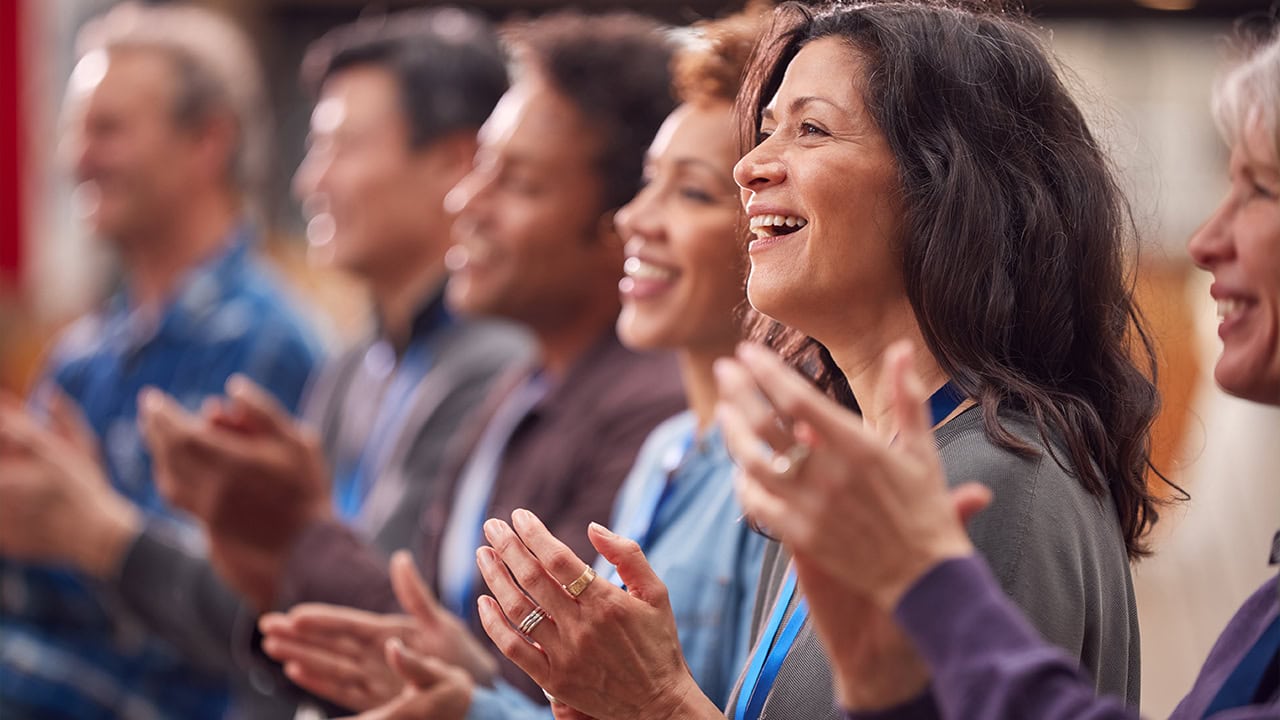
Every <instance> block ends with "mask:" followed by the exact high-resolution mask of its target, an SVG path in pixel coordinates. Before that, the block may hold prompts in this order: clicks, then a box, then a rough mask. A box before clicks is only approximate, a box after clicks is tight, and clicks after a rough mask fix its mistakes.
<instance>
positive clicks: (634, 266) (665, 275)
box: [622, 256, 676, 280]
mask: <svg viewBox="0 0 1280 720" xmlns="http://www.w3.org/2000/svg"><path fill="white" fill-rule="evenodd" d="M622 271H623V272H625V273H626V274H627V277H629V278H635V279H636V280H671V279H672V278H674V277H675V276H676V273H675V272H674V271H672V270H668V269H667V268H664V267H658V266H657V265H653V264H650V263H647V262H645V261H644V260H641V259H640V258H638V257H635V256H632V257H629V258H627V259H626V261H625V262H623V263H622Z"/></svg>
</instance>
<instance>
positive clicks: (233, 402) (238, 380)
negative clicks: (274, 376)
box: [224, 374, 293, 434]
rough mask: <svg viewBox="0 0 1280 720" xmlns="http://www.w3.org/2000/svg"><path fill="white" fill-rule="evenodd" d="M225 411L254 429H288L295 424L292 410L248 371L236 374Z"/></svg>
mask: <svg viewBox="0 0 1280 720" xmlns="http://www.w3.org/2000/svg"><path fill="white" fill-rule="evenodd" d="M226 390H227V398H228V400H229V402H228V403H226V404H225V408H224V410H225V413H226V415H227V418H228V420H229V421H230V422H234V423H235V424H236V425H237V426H238V427H240V428H242V429H243V430H245V431H250V432H270V433H281V434H283V433H287V432H288V431H289V429H290V428H291V427H292V425H293V420H292V418H291V417H290V415H289V413H288V412H286V411H285V409H284V408H283V407H282V406H281V405H280V403H279V402H277V401H276V399H275V398H274V397H272V396H271V393H269V392H267V391H266V390H264V389H262V388H261V387H259V386H258V385H256V384H254V383H253V381H252V380H250V379H249V378H247V377H245V376H244V375H240V374H236V375H232V376H231V378H230V379H228V380H227V385H226Z"/></svg>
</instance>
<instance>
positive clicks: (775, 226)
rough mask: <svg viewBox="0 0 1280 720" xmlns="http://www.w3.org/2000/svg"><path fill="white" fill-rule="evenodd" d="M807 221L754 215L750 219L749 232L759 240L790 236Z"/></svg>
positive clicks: (789, 217) (785, 216)
mask: <svg viewBox="0 0 1280 720" xmlns="http://www.w3.org/2000/svg"><path fill="white" fill-rule="evenodd" d="M808 224H809V221H808V220H805V219H804V218H802V217H795V216H793V215H756V216H755V217H753V218H751V232H752V233H753V234H754V235H755V236H756V237H757V238H760V239H764V238H771V237H780V236H782V235H790V234H791V233H794V232H796V231H798V230H799V229H800V228H803V227H804V226H805V225H808Z"/></svg>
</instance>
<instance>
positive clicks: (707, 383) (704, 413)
mask: <svg viewBox="0 0 1280 720" xmlns="http://www.w3.org/2000/svg"><path fill="white" fill-rule="evenodd" d="M732 355H733V346H732V345H730V346H728V347H724V348H714V349H712V348H707V349H696V350H695V349H691V348H685V349H682V350H681V351H680V352H679V354H678V355H677V359H678V360H679V362H680V379H681V381H683V383H684V394H685V398H686V399H687V400H688V402H689V410H690V411H692V412H693V417H694V419H695V421H696V423H697V428H698V430H697V432H698V436H699V437H701V436H702V435H703V434H705V433H706V431H707V430H708V429H709V428H710V427H711V426H712V425H714V424H715V421H716V403H717V402H718V401H719V398H720V393H719V391H718V390H717V389H716V376H715V373H714V372H713V370H712V367H713V366H714V365H715V362H716V360H718V359H719V358H722V357H732Z"/></svg>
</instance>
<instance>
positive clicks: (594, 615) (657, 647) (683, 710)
mask: <svg viewBox="0 0 1280 720" xmlns="http://www.w3.org/2000/svg"><path fill="white" fill-rule="evenodd" d="M484 532H485V537H486V538H488V540H489V543H490V544H491V545H492V547H483V548H480V549H479V551H477V553H476V557H477V560H478V562H479V565H480V572H481V573H482V574H483V575H484V578H485V581H486V582H487V583H488V584H489V589H490V590H491V591H492V592H493V597H488V596H485V597H481V598H480V618H481V621H482V622H483V624H484V628H485V631H486V632H487V633H488V634H489V637H490V638H491V639H492V640H493V641H494V643H495V644H496V645H497V646H498V648H499V649H500V650H501V651H502V653H503V654H504V655H506V656H507V657H508V658H510V659H511V660H512V661H513V662H515V663H516V664H517V665H519V666H520V668H521V669H522V670H524V671H525V672H526V673H528V674H529V676H530V677H531V678H533V680H534V682H536V683H538V685H540V686H542V688H543V689H544V690H545V691H546V692H547V693H549V694H550V695H551V696H553V697H555V698H556V700H557V701H558V702H557V703H556V704H555V705H554V706H553V707H554V708H555V709H557V710H558V711H559V712H561V713H567V710H568V708H572V709H574V710H576V711H577V712H578V713H581V714H585V715H587V716H590V717H595V718H600V719H601V720H613V719H614V718H618V719H622V718H626V719H627V720H632V719H636V718H666V717H684V718H694V717H723V716H722V715H721V714H720V712H719V709H718V708H716V707H715V706H714V705H712V704H711V702H710V701H709V700H707V698H706V697H705V696H704V695H702V693H701V691H700V690H699V689H698V687H697V684H696V683H695V682H694V680H693V678H692V676H691V675H690V674H689V669H688V667H687V666H686V665H685V662H684V656H683V655H682V653H681V649H680V641H679V636H678V635H677V633H676V625H675V618H674V616H673V615H672V612H671V605H670V602H669V601H668V598H667V589H666V586H665V585H663V584H662V581H660V580H659V579H658V577H657V575H655V574H654V572H653V569H652V568H651V567H650V566H649V564H648V562H647V561H646V560H645V557H644V553H643V552H641V550H640V547H639V546H638V545H637V544H636V543H635V542H633V541H631V540H628V539H626V538H622V537H620V536H618V535H615V534H614V533H612V532H610V531H609V530H607V529H605V528H603V527H601V526H599V525H595V524H592V525H591V527H590V529H589V530H588V536H589V538H590V540H591V543H592V545H594V546H595V548H596V550H598V551H599V552H600V554H601V555H602V556H603V557H604V558H605V559H606V560H607V561H609V562H610V563H612V564H613V565H614V566H616V567H617V569H618V576H619V577H620V578H621V580H622V581H623V582H624V583H625V584H626V587H627V589H626V590H623V589H621V588H619V587H616V586H614V585H613V584H611V583H608V582H606V581H603V580H599V579H592V578H593V575H591V574H590V573H588V572H587V570H588V567H589V566H588V565H587V564H586V563H585V562H583V561H582V559H580V558H578V557H577V556H576V555H574V553H573V552H572V551H571V550H569V548H568V547H566V546H565V545H564V543H562V542H560V541H559V540H558V539H556V538H555V537H554V536H553V535H552V534H551V533H550V531H548V530H547V528H546V526H545V525H543V524H542V522H541V521H540V520H539V519H538V518H537V517H536V516H534V515H533V514H532V513H530V512H528V511H526V510H517V511H516V512H515V513H514V514H513V515H512V523H511V525H508V524H507V523H505V522H502V521H500V520H489V521H488V522H487V523H485V526H484ZM575 583H576V585H575ZM570 589H573V590H575V591H577V594H576V596H575V595H574V594H571V593H570V592H569V590H570ZM535 608H538V609H540V611H541V612H542V613H543V614H544V615H545V617H544V619H542V620H540V621H534V618H536V617H537V615H533V614H532V613H534V612H535ZM520 628H522V629H523V631H524V632H521V631H520V630H519V629H520ZM560 704H563V705H565V706H568V708H560V707H559V705H560ZM563 716H564V717H573V715H571V714H564V715H563Z"/></svg>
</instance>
